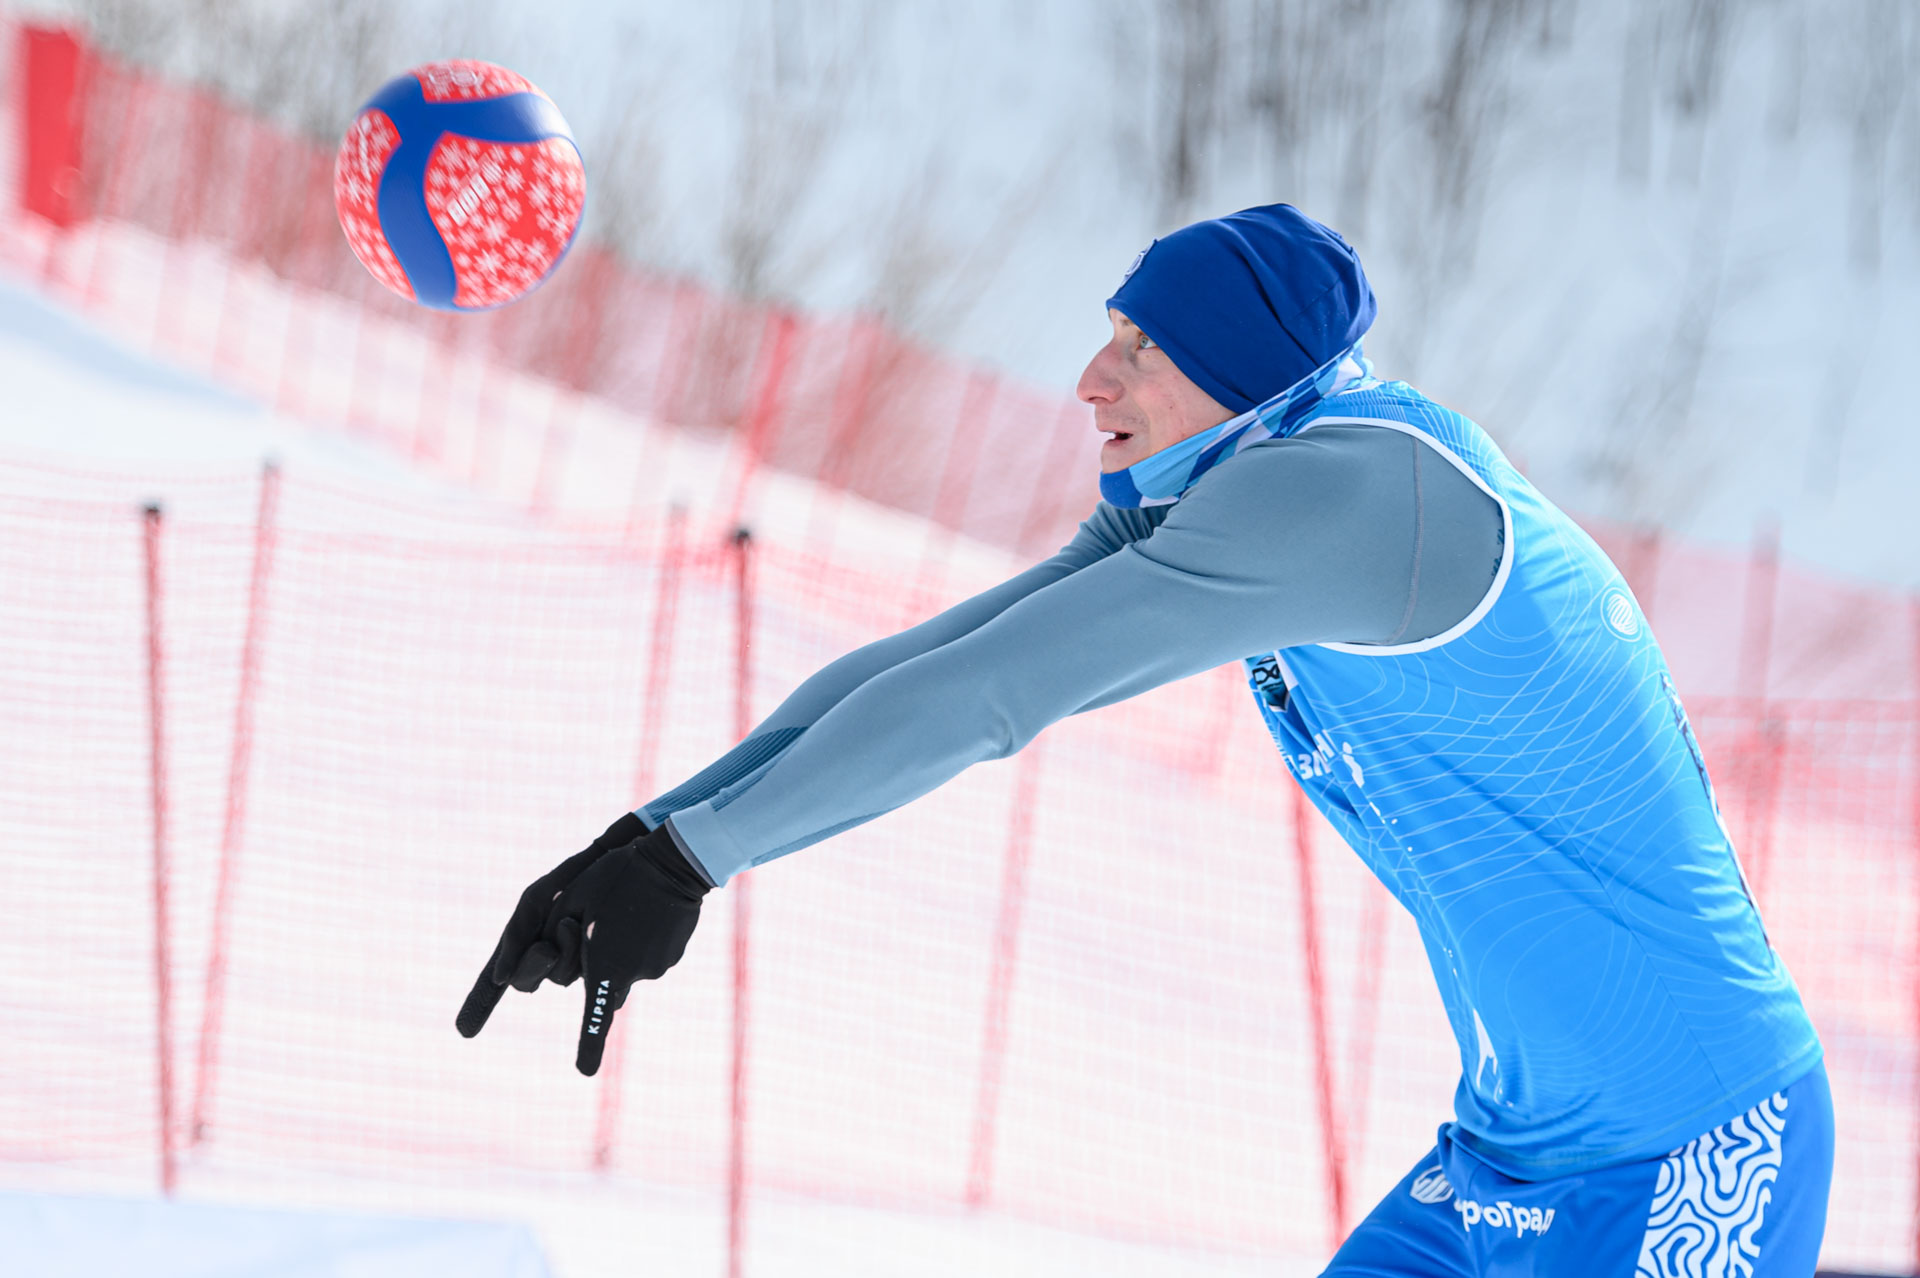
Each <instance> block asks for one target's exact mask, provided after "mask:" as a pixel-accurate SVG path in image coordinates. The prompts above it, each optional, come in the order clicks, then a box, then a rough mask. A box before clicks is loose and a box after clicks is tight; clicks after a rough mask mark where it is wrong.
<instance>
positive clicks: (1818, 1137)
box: [1326, 1066, 1833, 1278]
mask: <svg viewBox="0 0 1920 1278" xmlns="http://www.w3.org/2000/svg"><path fill="white" fill-rule="evenodd" d="M1449 1132H1450V1128H1449V1127H1443V1128H1441V1129H1440V1143H1439V1144H1438V1145H1436V1146H1435V1147H1434V1149H1433V1150H1432V1152H1430V1153H1429V1154H1428V1155H1427V1156H1426V1157H1425V1158H1423V1159H1421V1160H1420V1161H1419V1162H1418V1163H1417V1164H1415V1166H1414V1169H1413V1170H1412V1171H1411V1172H1409V1173H1407V1177H1406V1179H1405V1180H1402V1181H1401V1182H1400V1183H1399V1184H1398V1185H1396V1186H1394V1188H1393V1191H1392V1192H1391V1193H1389V1194H1388V1195H1387V1196H1386V1198H1385V1199H1383V1200H1382V1201H1381V1203H1380V1205H1379V1206H1378V1207H1376V1208H1374V1210H1373V1212H1372V1213H1371V1214H1370V1215H1368V1217H1367V1218H1366V1219H1365V1220H1364V1221H1362V1222H1361V1223H1360V1227H1359V1228H1357V1229H1355V1230H1354V1231H1353V1235H1352V1236H1351V1237H1350V1238H1348V1239H1347V1242H1346V1245H1345V1246H1343V1247H1341V1248H1340V1251H1339V1254H1338V1255H1336V1256H1335V1257H1334V1258H1333V1263H1332V1264H1331V1265H1330V1266H1328V1268H1327V1270H1326V1278H1402V1276H1403V1275H1404V1276H1405V1278H1416V1276H1417V1278H1520V1276H1521V1275H1527V1276H1528V1278H1560V1276H1561V1275H1565V1276H1567V1278H1573V1276H1575V1275H1579V1276H1580V1278H1585V1276H1586V1275H1595V1276H1602V1275H1604V1276H1609V1278H1613V1276H1617V1278H1808V1276H1809V1275H1811V1274H1812V1273H1813V1271H1814V1263H1815V1261H1816V1260H1817V1259H1818V1257H1819V1254H1820V1235H1821V1233H1822V1231H1823V1230H1824V1228H1825V1226H1826V1218H1827V1189H1828V1186H1829V1184H1830V1182H1831V1181H1832V1178H1833V1100H1832V1097H1831V1095H1830V1094H1829V1093H1828V1090H1827V1074H1826V1069H1825V1068H1824V1067H1823V1066H1815V1067H1814V1069H1813V1071H1812V1072H1811V1073H1810V1074H1808V1075H1807V1076H1806V1077H1804V1078H1802V1079H1800V1080H1799V1081H1798V1082H1796V1083H1794V1084H1793V1085H1792V1086H1790V1087H1788V1088H1787V1089H1786V1090H1784V1091H1780V1092H1775V1093H1774V1094H1773V1095H1772V1096H1770V1097H1768V1098H1767V1099H1766V1100H1763V1101H1761V1102H1760V1103H1759V1104H1758V1105H1755V1106H1754V1107H1753V1108H1752V1109H1750V1110H1748V1111H1747V1112H1746V1113H1744V1114H1742V1115H1740V1116H1739V1117H1738V1118H1735V1119H1734V1120H1732V1121H1731V1122H1729V1123H1726V1124H1723V1125H1722V1126H1719V1127H1716V1128H1714V1129H1713V1130H1712V1131H1710V1132H1708V1133H1707V1134H1706V1135H1704V1136H1701V1137H1700V1138H1698V1139H1697V1140H1694V1141H1692V1142H1690V1143H1688V1144H1686V1145H1684V1146H1682V1147H1681V1148H1679V1149H1676V1150H1674V1151H1673V1152H1672V1153H1671V1154H1668V1155H1667V1156H1666V1157H1665V1158H1655V1159H1649V1160H1647V1161H1645V1162H1639V1163H1627V1164H1625V1165H1623V1166H1619V1167H1609V1168H1607V1169H1605V1170H1604V1171H1598V1172H1588V1173H1585V1174H1583V1175H1578V1176H1566V1177H1562V1178H1560V1179H1557V1180H1542V1181H1523V1180H1514V1179H1512V1178H1511V1177H1509V1176H1503V1175H1501V1174H1500V1173H1499V1172H1497V1171H1495V1170H1493V1169H1492V1168H1491V1167H1488V1166H1487V1165H1486V1164H1485V1163H1483V1162H1481V1161H1480V1160H1479V1159H1477V1158H1475V1157H1474V1156H1473V1155H1472V1154H1470V1153H1468V1152H1467V1151H1466V1150H1464V1149H1462V1148H1461V1147H1460V1146H1459V1145H1458V1144H1456V1143H1455V1142H1454V1141H1452V1140H1451V1139H1450V1136H1449Z"/></svg>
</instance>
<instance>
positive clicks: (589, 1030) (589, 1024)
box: [573, 977, 627, 1078]
mask: <svg viewBox="0 0 1920 1278" xmlns="http://www.w3.org/2000/svg"><path fill="white" fill-rule="evenodd" d="M586 991H587V1006H586V1010H585V1012H584V1013H583V1014H582V1016H581V1018H580V1050H579V1051H578V1052H577V1053H575V1054H574V1058H573V1067H574V1068H575V1069H577V1070H579V1071H580V1072H581V1073H582V1074H585V1075H587V1076H588V1077H589V1078H591V1077H592V1076H593V1075H594V1074H597V1073H598V1072H599V1071H600V1057H601V1056H602V1055H603V1054H604V1053H605V1052H606V1050H607V1035H608V1034H610V1033H612V1032H613V1014H614V1013H615V1012H616V1011H618V1010H619V1009H620V1005H621V1004H622V1003H624V1002H626V1001H627V988H626V987H625V986H624V985H621V986H616V985H615V984H614V982H613V980H612V979H611V978H608V977H601V978H600V979H598V980H594V979H591V978H589V979H588V981H587V986H586Z"/></svg>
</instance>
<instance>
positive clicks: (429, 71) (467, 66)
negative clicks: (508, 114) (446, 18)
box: [413, 58, 545, 102]
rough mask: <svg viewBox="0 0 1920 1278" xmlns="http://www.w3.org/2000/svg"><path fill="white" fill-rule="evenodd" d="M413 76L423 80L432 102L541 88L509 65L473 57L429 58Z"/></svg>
mask: <svg viewBox="0 0 1920 1278" xmlns="http://www.w3.org/2000/svg"><path fill="white" fill-rule="evenodd" d="M413 77H414V78H415V79H416V80H418V81H420V92H421V96H423V97H425V98H426V100H427V101H429V102H471V101H473V100H474V99H476V98H498V97H503V96H505V95H506V94H509V93H539V92H540V90H538V89H536V88H534V87H533V85H532V84H530V83H529V82H528V81H527V80H525V79H524V78H522V77H520V76H517V75H515V74H514V73H513V72H511V71H509V70H507V69H506V68H505V67H497V66H495V65H494V64H493V63H491V62H480V61H477V60H475V59H473V58H453V59H450V60H449V61H446V62H429V63H427V64H426V65H425V66H421V67H415V68H414V69H413ZM541 96H543V97H544V96H545V95H544V94H542V95H541Z"/></svg>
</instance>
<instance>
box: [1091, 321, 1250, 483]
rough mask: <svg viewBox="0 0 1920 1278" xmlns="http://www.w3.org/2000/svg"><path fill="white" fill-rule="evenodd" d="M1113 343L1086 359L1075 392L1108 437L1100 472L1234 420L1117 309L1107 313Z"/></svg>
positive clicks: (1104, 446)
mask: <svg viewBox="0 0 1920 1278" xmlns="http://www.w3.org/2000/svg"><path fill="white" fill-rule="evenodd" d="M1107 318H1108V319H1109V320H1111V321H1113V340H1112V341H1110V342H1108V343H1107V344H1106V345H1105V346H1102V347H1101V348H1100V349H1099V350H1098V351H1097V352H1095V353H1094V356H1093V358H1092V359H1090V360H1088V361H1087V369H1086V371H1085V372H1083V373H1081V374H1080V384H1079V385H1078V386H1077V387H1075V388H1074V393H1075V394H1077V395H1078V396H1079V397H1080V398H1081V399H1083V400H1085V401H1086V402H1087V403H1089V404H1092V405H1093V424H1094V427H1095V429H1097V430H1101V431H1105V432H1106V433H1107V434H1108V435H1110V436H1111V438H1110V439H1108V440H1107V442H1106V443H1105V444H1103V445H1101V447H1100V469H1101V470H1102V471H1104V472H1106V473H1108V474H1111V473H1112V472H1114V471H1116V470H1125V469H1126V468H1127V467H1129V466H1131V465H1133V464H1134V463H1135V462H1137V461H1139V460H1140V459H1142V458H1143V457H1151V456H1152V455H1153V454H1155V453H1157V452H1159V451H1160V450H1161V449H1163V448H1167V447H1170V446H1171V445H1174V444H1177V443H1179V442H1180V441H1181V440H1183V439H1186V438H1187V437H1188V436H1190V435H1197V434H1199V433H1200V432H1201V431H1203V430H1205V429H1207V427H1209V426H1218V425H1219V424H1220V423H1221V422H1224V421H1226V420H1227V419H1228V418H1230V417H1232V416H1233V413H1231V412H1230V411H1228V410H1227V408H1226V407H1225V406H1223V405H1222V404H1221V403H1220V401H1219V400H1217V399H1215V398H1214V397H1213V396H1211V395H1209V394H1207V393H1206V392H1205V391H1203V390H1201V389H1200V388H1199V387H1198V386H1195V385H1194V384H1193V383H1192V382H1190V381H1188V380H1187V375H1186V374H1185V373H1183V372H1181V371H1180V370H1179V369H1177V368H1175V367H1174V366H1173V361H1172V360H1171V359H1168V358H1167V353H1166V352H1165V351H1163V350H1161V349H1160V348H1159V347H1158V346H1155V345H1154V344H1153V340H1152V339H1151V338H1149V337H1148V336H1147V335H1146V334H1145V333H1143V332H1141V331H1140V330H1139V329H1138V328H1136V327H1135V326H1134V323H1133V321H1132V320H1130V319H1128V318H1127V317H1126V316H1124V315H1122V314H1121V313H1120V312H1119V311H1116V310H1111V309H1109V310H1108V311H1107Z"/></svg>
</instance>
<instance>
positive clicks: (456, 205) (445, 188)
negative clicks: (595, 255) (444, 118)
mask: <svg viewBox="0 0 1920 1278" xmlns="http://www.w3.org/2000/svg"><path fill="white" fill-rule="evenodd" d="M586 190H587V184H586V173H585V171H584V170H583V169H582V168H581V167H580V155H579V153H578V152H577V151H575V150H574V148H573V145H572V144H571V143H569V142H566V141H564V140H562V139H559V138H549V139H548V140H546V141H544V142H523V143H499V142H476V141H474V140H473V139H472V138H464V137H460V136H458V135H455V134H448V135H447V136H446V137H444V138H442V139H441V140H440V142H439V144H438V145H437V146H435V147H434V149H433V156H432V158H430V159H429V160H428V161H427V212H428V213H429V214H430V215H431V216H432V218H433V224H434V227H435V228H436V229H437V230H438V231H439V232H440V238H441V239H442V240H443V241H445V243H446V246H447V251H448V252H449V253H450V254H452V256H453V273H454V278H455V280H456V281H457V282H458V283H457V288H456V290H455V292H454V296H453V301H454V305H456V306H462V307H473V308H477V307H486V306H498V305H499V304H500V303H502V302H507V301H511V300H512V299H513V298H516V297H518V296H520V295H521V294H522V293H525V292H526V291H527V290H529V289H531V288H532V287H533V286H534V285H535V284H537V283H539V282H540V280H541V279H542V278H544V277H545V276H546V273H547V272H548V271H549V270H551V269H553V264H554V263H555V262H556V261H558V260H559V258H560V254H561V253H562V252H563V251H564V250H565V249H566V247H567V244H568V242H569V241H570V240H572V238H573V232H574V229H575V228H576V227H577V226H579V224H580V209H581V206H582V205H583V204H584V203H585V201H586Z"/></svg>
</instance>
